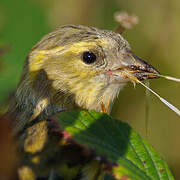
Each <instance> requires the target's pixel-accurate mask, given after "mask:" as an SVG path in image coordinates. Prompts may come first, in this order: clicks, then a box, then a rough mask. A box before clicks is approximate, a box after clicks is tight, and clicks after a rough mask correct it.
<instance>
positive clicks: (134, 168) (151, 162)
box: [57, 110, 174, 180]
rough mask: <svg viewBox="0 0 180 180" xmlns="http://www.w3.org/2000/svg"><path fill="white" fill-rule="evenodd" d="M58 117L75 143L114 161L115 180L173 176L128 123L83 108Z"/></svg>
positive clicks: (168, 178)
mask: <svg viewBox="0 0 180 180" xmlns="http://www.w3.org/2000/svg"><path fill="white" fill-rule="evenodd" d="M57 119H58V122H59V123H60V126H61V128H62V129H63V130H65V131H67V132H68V133H70V134H71V135H72V138H73V140H74V141H76V143H78V144H80V145H83V146H85V147H86V148H89V149H93V150H95V152H96V154H97V155H99V156H102V157H104V158H106V159H107V161H108V162H110V163H112V164H115V165H114V166H113V168H112V175H113V176H114V177H115V178H116V179H121V178H122V177H127V178H130V179H133V180H141V179H142V180H144V179H146V180H148V179H152V180H156V179H157V180H173V179H174V178H173V176H172V174H171V172H170V170H169V169H168V166H167V164H166V162H165V161H164V160H163V159H162V158H161V157H160V156H159V155H158V153H157V152H156V151H155V150H154V149H153V148H152V147H151V146H150V145H149V144H148V143H147V142H146V141H145V140H144V139H143V138H142V137H140V135H139V134H137V133H136V132H135V131H134V130H133V129H132V128H131V127H130V126H129V125H128V124H126V123H124V122H121V121H120V120H116V119H113V118H111V117H110V116H108V115H106V114H103V113H97V112H95V111H86V110H83V111H72V112H63V113H60V114H58V115H57ZM108 179H109V178H108Z"/></svg>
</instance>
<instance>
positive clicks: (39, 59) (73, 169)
mask: <svg viewBox="0 0 180 180" xmlns="http://www.w3.org/2000/svg"><path fill="white" fill-rule="evenodd" d="M129 74H130V75H132V76H133V77H136V78H137V79H138V80H140V81H142V80H146V79H151V78H157V74H159V72H158V71H157V70H156V69H155V68H154V67H153V66H152V65H150V64H148V63H147V62H146V61H144V60H142V59H141V58H139V57H138V56H136V55H135V54H134V53H133V51H132V50H131V47H130V45H129V43H128V41H127V40H125V39H124V38H123V37H122V35H121V34H119V33H116V32H113V31H110V30H102V29H98V28H95V27H87V26H82V25H64V26H60V27H58V28H57V29H55V30H54V31H53V32H50V33H49V34H47V35H45V36H44V37H43V38H42V39H41V40H40V41H39V42H38V43H37V44H36V45H35V46H34V47H33V48H32V50H31V51H30V53H29V54H28V56H27V58H26V61H25V64H24V68H23V71H22V75H21V78H20V81H19V84H18V86H17V89H16V92H15V95H14V97H13V100H12V103H11V105H10V108H9V110H8V114H9V115H10V116H11V117H13V120H12V122H11V127H12V134H13V135H14V136H15V137H16V139H18V140H17V142H18V143H17V144H18V145H17V146H18V148H19V152H20V153H19V154H20V157H21V158H20V159H21V161H20V163H19V169H18V173H19V177H20V179H21V180H26V179H32V180H33V179H37V178H38V177H45V176H46V177H50V176H51V174H52V173H51V172H52V170H53V172H54V173H53V174H55V175H57V177H60V178H64V179H90V180H91V179H92V180H93V179H99V180H100V179H103V170H102V169H103V168H102V166H101V164H100V162H98V161H97V160H92V161H89V160H88V158H86V159H85V160H82V159H83V158H82V157H81V156H82V155H79V157H76V158H75V160H74V159H73V158H74V157H72V158H71V157H70V156H71V155H70V154H77V153H79V152H81V151H82V149H81V147H78V146H76V145H73V144H66V143H65V145H64V146H63V143H62V142H61V138H62V135H61V134H60V133H58V131H56V130H54V129H56V128H57V125H56V123H55V122H54V121H53V120H51V117H53V116H55V115H56V114H57V113H61V112H64V111H69V110H75V109H87V110H95V111H97V112H105V113H110V112H111V108H112V106H113V103H114V101H115V99H116V97H117V96H118V94H119V92H120V91H121V89H122V88H123V87H124V86H125V85H126V84H127V82H129V81H132V79H131V78H130V76H128V75H129ZM68 149H70V150H68ZM49 154H50V155H49ZM79 154H82V153H79ZM66 156H67V157H69V158H70V160H68V159H65V158H63V157H66ZM72 161H75V162H76V163H74V164H75V165H72V164H73V163H72V164H71V166H70V165H68V164H69V163H71V162H72ZM87 162H88V163H87ZM94 167H97V168H94ZM49 169H51V170H49ZM85 172H86V173H85ZM100 172H102V173H100Z"/></svg>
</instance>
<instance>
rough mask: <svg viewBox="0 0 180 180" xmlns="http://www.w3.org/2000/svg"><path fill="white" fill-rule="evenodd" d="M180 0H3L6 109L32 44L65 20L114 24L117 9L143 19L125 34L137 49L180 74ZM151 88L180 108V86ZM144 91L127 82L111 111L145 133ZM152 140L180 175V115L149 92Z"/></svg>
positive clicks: (1, 96) (161, 83) (1, 59)
mask: <svg viewBox="0 0 180 180" xmlns="http://www.w3.org/2000/svg"><path fill="white" fill-rule="evenodd" d="M179 9H180V1H179V0H158V1H157V0H151V1H149V0H143V1H132V0H98V1H97V0H16V1H12V0H0V105H1V112H3V111H4V109H5V107H6V103H7V102H8V97H9V96H10V94H12V92H13V91H14V90H15V88H16V85H17V83H18V79H19V77H20V74H21V70H22V67H23V63H24V60H25V58H26V56H27V54H28V52H29V51H30V49H31V47H32V46H33V45H34V44H35V43H36V42H37V41H39V40H40V38H41V37H42V36H43V35H45V34H46V33H47V32H49V31H51V30H53V29H54V28H56V27H57V26H59V25H63V24H69V23H72V24H83V25H90V26H96V27H99V28H105V29H114V28H115V27H116V25H117V23H116V22H115V21H114V20H113V17H114V13H115V12H117V11H126V12H128V13H130V14H135V15H137V16H138V17H139V24H138V25H136V26H135V27H134V28H133V29H132V30H128V31H126V32H125V33H124V34H123V36H124V37H125V38H126V39H127V40H128V41H129V43H130V44H131V47H132V49H133V51H134V52H135V53H136V54H137V55H138V56H140V57H142V58H144V59H146V60H148V62H149V63H150V64H152V65H153V66H154V67H156V68H157V69H158V70H159V71H160V72H161V73H162V74H168V75H172V76H175V77H180V70H179V69H180V54H179V52H180V50H179V48H180V11H179ZM151 87H152V88H153V89H154V90H155V91H156V92H159V94H160V95H161V96H163V97H165V98H166V99H167V100H169V101H170V102H172V103H173V104H174V105H176V106H177V107H179V108H180V97H179V95H180V85H179V84H178V83H175V82H171V81H168V80H164V79H158V80H152V81H151ZM145 106H146V104H145V90H144V88H143V87H141V86H140V85H137V87H136V89H134V88H133V86H132V84H129V85H127V86H126V87H125V88H124V90H123V91H122V92H121V93H120V95H119V98H118V100H117V101H116V103H115V105H114V107H113V110H112V115H113V116H114V117H117V118H119V119H122V120H123V121H126V122H128V123H129V124H131V126H132V127H134V128H135V129H136V130H137V131H138V132H139V133H140V134H141V135H143V136H144V137H146V133H145ZM149 111H150V112H149V114H150V115H149V125H148V127H149V135H148V140H149V141H150V143H151V144H152V145H153V146H154V148H155V149H157V150H158V152H159V153H160V154H161V155H162V156H163V157H164V159H165V160H166V161H167V162H168V164H169V166H170V168H171V169H172V171H173V173H174V175H175V178H176V179H180V171H179V169H180V153H179V152H180V130H179V128H180V118H179V117H178V116H177V115H176V114H175V113H173V112H172V111H171V110H169V109H168V108H167V107H166V106H165V105H163V104H162V103H161V102H160V101H159V100H158V99H157V98H156V97H154V96H153V95H151V97H150V109H149Z"/></svg>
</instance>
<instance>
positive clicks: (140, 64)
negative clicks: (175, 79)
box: [118, 51, 160, 81]
mask: <svg viewBox="0 0 180 180" xmlns="http://www.w3.org/2000/svg"><path fill="white" fill-rule="evenodd" d="M122 62H123V66H121V67H120V68H119V69H118V71H119V72H126V73H128V74H130V75H131V76H134V77H136V78H137V79H138V80H140V81H142V80H146V79H153V78H158V77H159V76H158V75H159V74H160V73H159V72H158V71H157V70H156V69H155V68H154V67H153V66H151V65H150V64H148V63H147V62H146V61H144V60H142V59H141V58H139V57H137V56H136V55H135V54H134V53H133V52H131V51H129V52H127V53H126V54H125V55H124V56H123V60H122ZM127 78H128V76H127Z"/></svg>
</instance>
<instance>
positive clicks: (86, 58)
mask: <svg viewBox="0 0 180 180" xmlns="http://www.w3.org/2000/svg"><path fill="white" fill-rule="evenodd" d="M82 59H83V62H85V63H86V64H92V63H94V62H95V61H96V59H97V57H96V55H95V54H94V53H92V52H90V51H86V52H84V53H83V56H82Z"/></svg>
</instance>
